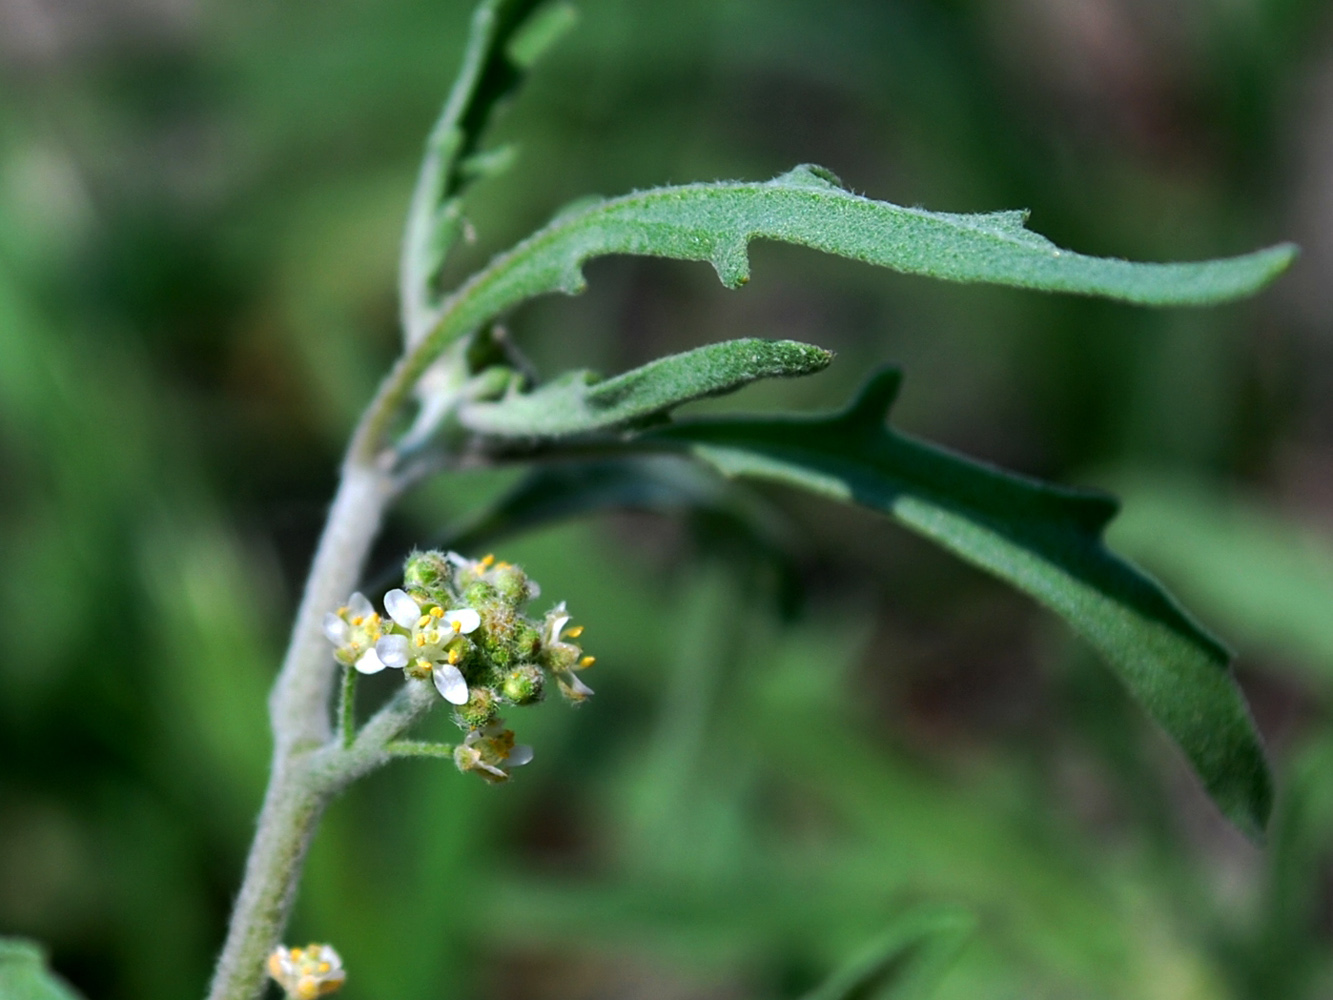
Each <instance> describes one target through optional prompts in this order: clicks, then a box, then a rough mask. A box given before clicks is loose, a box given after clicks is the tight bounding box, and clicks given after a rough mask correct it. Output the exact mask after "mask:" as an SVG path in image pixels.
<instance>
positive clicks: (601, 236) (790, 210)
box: [421, 165, 1296, 364]
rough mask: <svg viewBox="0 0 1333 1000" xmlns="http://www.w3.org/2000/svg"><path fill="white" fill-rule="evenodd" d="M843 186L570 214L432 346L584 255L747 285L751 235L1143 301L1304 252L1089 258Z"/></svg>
mask: <svg viewBox="0 0 1333 1000" xmlns="http://www.w3.org/2000/svg"><path fill="white" fill-rule="evenodd" d="M835 182H836V178H835V177H833V175H832V174H830V173H829V172H828V171H826V170H823V169H821V168H819V167H814V166H809V165H805V166H799V167H796V168H795V169H794V170H791V171H789V172H787V173H785V174H783V175H782V176H780V177H777V178H775V179H773V180H771V181H768V182H766V183H719V184H691V185H686V186H683V187H665V188H654V189H651V190H648V191H639V192H635V193H634V194H629V195H625V196H623V197H620V198H615V199H612V200H610V201H603V202H599V203H596V204H594V205H591V206H585V207H583V208H581V209H576V210H566V211H564V212H562V213H561V214H560V215H558V216H557V217H556V218H555V220H553V221H552V222H551V223H550V224H549V225H547V226H546V228H544V229H541V230H538V231H537V232H536V233H534V234H533V235H532V236H530V237H528V238H527V239H526V240H524V241H523V242H522V243H520V244H518V245H517V246H516V247H514V248H513V249H512V250H510V251H509V252H508V253H505V254H502V255H501V256H499V257H497V258H496V259H495V260H494V261H493V262H492V263H491V265H490V266H489V267H487V268H486V269H485V270H483V271H481V272H479V273H478V274H476V275H475V276H474V277H473V278H472V279H471V280H469V281H468V282H467V283H466V284H465V285H463V286H462V287H461V288H460V289H459V290H458V291H457V292H455V293H454V295H453V296H452V297H451V298H450V299H449V300H448V301H447V302H446V303H445V304H444V306H443V307H442V308H443V311H442V312H441V314H440V317H439V321H438V323H437V325H436V327H435V328H434V330H433V332H432V334H431V336H432V338H433V342H432V345H431V350H430V351H428V352H427V354H428V355H432V356H433V354H435V353H438V351H439V350H441V349H443V347H444V345H445V344H447V343H448V342H450V341H452V340H454V339H456V338H458V337H461V336H465V335H467V334H468V333H471V332H472V331H474V330H476V329H477V328H479V327H480V326H481V325H482V324H484V323H485V322H487V321H488V320H490V319H493V318H494V317H496V316H498V315H499V314H500V313H502V312H504V311H505V310H507V309H510V308H512V307H514V306H516V305H518V304H519V303H520V302H523V301H525V300H526V299H530V298H533V297H535V296H538V295H545V294H549V293H552V292H565V293H567V294H577V293H578V292H581V291H583V289H584V287H585V285H586V282H585V280H584V277H583V270H582V268H583V264H584V262H585V261H587V260H589V259H591V258H593V257H600V256H605V255H607V254H635V255H640V256H652V257H673V258H677V259H681V260H699V261H709V262H711V263H712V265H713V267H714V268H715V269H716V270H717V273H718V277H720V278H721V279H722V282H723V283H724V284H725V285H727V286H729V287H732V288H735V287H738V286H740V285H742V284H744V283H745V282H746V281H747V280H748V279H749V275H750V267H749V257H748V251H747V247H748V245H749V243H750V241H751V240H755V239H769V240H778V241H781V242H784V243H795V244H798V245H800V246H808V247H812V248H814V249H816V250H822V251H824V252H825V253H831V254H837V255H838V256H842V257H849V258H851V259H853V260H860V261H864V262H866V263H868V264H877V265H879V266H881V267H887V268H891V269H892V270H895V271H901V272H904V273H906V274H922V275H927V276H929V277H933V278H943V279H945V280H948V281H965V282H988V283H992V284H1000V285H1011V286H1014V287H1018V288H1032V289H1038V290H1042V291H1054V292H1074V293H1078V294H1083V295H1099V296H1104V297H1107V298H1112V299H1120V300H1122V301H1125V302H1135V303H1139V304H1142V305H1208V304H1212V303H1217V302H1225V301H1227V300H1230V299H1236V298H1240V297H1243V296H1246V295H1250V294H1252V293H1254V292H1256V291H1258V290H1259V289H1260V288H1262V287H1263V286H1264V285H1266V284H1268V282H1270V281H1271V280H1272V279H1273V278H1274V277H1275V276H1277V275H1278V274H1279V273H1281V272H1282V271H1283V270H1284V269H1285V268H1286V267H1287V265H1288V264H1289V263H1290V262H1291V260H1292V257H1293V256H1294V254H1295V252H1296V250H1295V247H1293V246H1291V245H1290V244H1282V245H1280V246H1275V247H1271V248H1269V249H1267V250H1260V251H1256V252H1254V253H1250V254H1246V255H1244V256H1241V257H1232V258H1228V259H1225V260H1210V261H1202V262H1199V263H1186V264H1138V263H1131V262H1129V261H1124V260H1112V259H1109V258H1101V257H1085V256H1083V255H1081V254H1077V253H1073V252H1071V251H1068V250H1061V249H1059V248H1058V247H1056V246H1055V244H1053V243H1051V242H1050V241H1049V240H1047V239H1045V238H1044V237H1042V236H1038V235H1037V234H1036V233H1033V232H1031V231H1029V230H1028V229H1026V228H1024V225H1023V223H1024V220H1025V218H1026V215H1025V213H1023V212H1016V211H1013V212H992V213H988V214H979V215H955V214H952V213H948V212H928V211H925V210H924V209H919V208H902V207H899V206H897V205H892V204H889V203H888V202H883V201H872V200H871V199H869V198H863V197H861V196H860V195H856V194H853V193H852V192H850V191H847V190H844V189H843V188H841V187H839V186H838V184H837V183H835ZM426 360H429V359H428V358H426V359H423V361H422V362H421V363H423V364H424V362H425V361H426Z"/></svg>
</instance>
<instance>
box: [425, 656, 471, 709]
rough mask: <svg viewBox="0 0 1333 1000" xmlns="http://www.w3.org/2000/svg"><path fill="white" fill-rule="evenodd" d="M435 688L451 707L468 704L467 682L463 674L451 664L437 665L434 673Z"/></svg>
mask: <svg viewBox="0 0 1333 1000" xmlns="http://www.w3.org/2000/svg"><path fill="white" fill-rule="evenodd" d="M432 675H433V676H434V678H435V687H436V689H437V690H438V691H439V692H440V694H442V695H444V700H445V701H447V702H449V704H451V705H466V704H467V698H468V694H467V681H465V680H463V672H462V671H461V670H459V669H458V668H457V667H455V666H454V665H453V664H451V663H437V664H435V669H434V670H433V671H432Z"/></svg>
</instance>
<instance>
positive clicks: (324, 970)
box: [268, 944, 347, 1000]
mask: <svg viewBox="0 0 1333 1000" xmlns="http://www.w3.org/2000/svg"><path fill="white" fill-rule="evenodd" d="M268 974H269V975H270V976H272V977H273V978H274V979H275V980H276V981H277V983H278V985H279V986H281V987H282V988H283V990H284V991H286V993H287V996H288V997H290V998H292V1000H316V998H317V997H322V996H327V995H328V994H330V993H334V992H336V991H337V990H339V989H341V988H342V984H343V983H344V982H346V980H347V973H346V972H344V971H343V960H342V959H341V958H339V957H338V953H337V952H336V951H334V950H333V947H332V946H331V945H327V944H310V945H306V946H305V947H304V948H286V947H283V946H279V947H278V948H276V949H275V950H274V952H273V954H272V955H270V956H269V957H268Z"/></svg>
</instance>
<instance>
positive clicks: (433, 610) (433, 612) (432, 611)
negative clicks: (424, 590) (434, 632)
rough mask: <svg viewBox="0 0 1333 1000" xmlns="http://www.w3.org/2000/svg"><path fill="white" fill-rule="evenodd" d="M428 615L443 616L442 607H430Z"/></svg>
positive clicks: (433, 616)
mask: <svg viewBox="0 0 1333 1000" xmlns="http://www.w3.org/2000/svg"><path fill="white" fill-rule="evenodd" d="M430 616H431V617H432V618H443V617H444V608H431V609H430Z"/></svg>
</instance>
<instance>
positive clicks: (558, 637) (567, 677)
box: [542, 601, 597, 701]
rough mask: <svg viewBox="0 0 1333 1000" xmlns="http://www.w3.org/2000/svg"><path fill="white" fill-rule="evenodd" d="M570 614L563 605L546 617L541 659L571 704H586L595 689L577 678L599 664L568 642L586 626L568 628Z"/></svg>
mask: <svg viewBox="0 0 1333 1000" xmlns="http://www.w3.org/2000/svg"><path fill="white" fill-rule="evenodd" d="M569 622H570V614H569V612H568V611H566V610H565V602H564V601H561V602H560V603H559V604H557V605H556V606H555V607H554V608H552V609H551V610H550V611H549V612H547V615H546V623H545V625H544V627H543V628H542V656H543V658H544V659H545V661H546V665H547V667H548V668H549V669H550V671H551V674H552V676H553V677H555V679H556V683H558V684H559V685H560V693H561V694H563V695H564V696H565V697H566V698H568V699H569V700H570V701H583V700H584V699H585V698H587V697H588V695H590V694H592V693H593V691H592V688H590V687H588V685H586V684H584V683H583V681H581V680H580V679H579V678H578V676H577V675H576V674H575V671H576V670H583V669H585V668H587V667H591V666H592V665H593V664H594V663H595V662H597V660H596V657H592V656H584V655H583V647H582V646H580V645H578V644H577V643H573V642H569V641H568V640H570V639H577V638H578V637H579V636H580V635H582V634H583V626H582V625H578V626H575V627H574V628H570V627H569Z"/></svg>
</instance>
